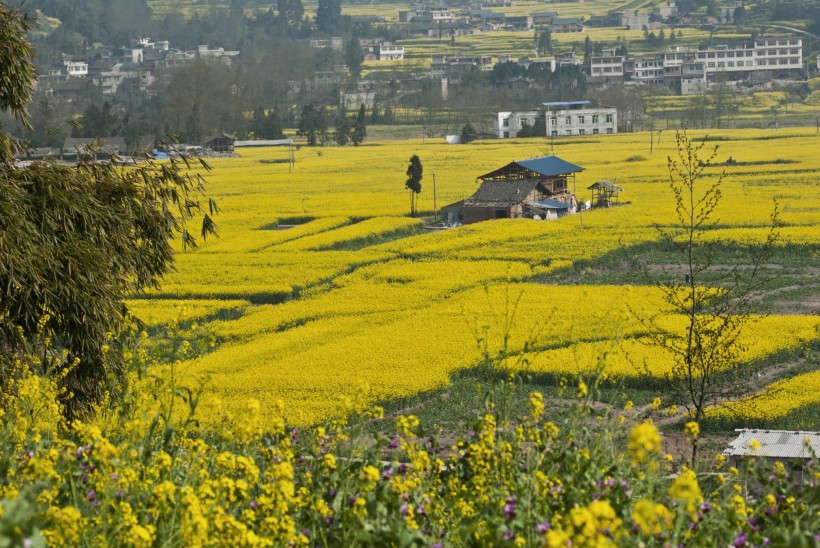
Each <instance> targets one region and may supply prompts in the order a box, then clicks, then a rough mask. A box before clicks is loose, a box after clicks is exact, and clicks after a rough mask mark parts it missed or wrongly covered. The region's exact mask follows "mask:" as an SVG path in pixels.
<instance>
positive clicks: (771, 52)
mask: <svg viewBox="0 0 820 548" xmlns="http://www.w3.org/2000/svg"><path fill="white" fill-rule="evenodd" d="M692 55H693V56H694V58H695V59H697V60H698V61H702V62H703V63H705V67H706V75H707V77H709V78H710V79H714V78H715V77H716V76H717V75H724V74H725V75H736V74H741V73H748V72H755V71H771V72H784V71H791V70H800V69H801V68H802V66H803V40H802V39H801V38H796V37H794V36H791V37H779V38H774V37H765V38H757V39H755V40H754V42H744V43H740V44H735V45H732V46H729V45H720V46H715V47H714V48H701V49H698V50H697V51H693V52H692Z"/></svg>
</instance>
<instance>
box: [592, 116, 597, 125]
mask: <svg viewBox="0 0 820 548" xmlns="http://www.w3.org/2000/svg"><path fill="white" fill-rule="evenodd" d="M592 123H593V124H597V123H598V115H597V114H593V115H592Z"/></svg>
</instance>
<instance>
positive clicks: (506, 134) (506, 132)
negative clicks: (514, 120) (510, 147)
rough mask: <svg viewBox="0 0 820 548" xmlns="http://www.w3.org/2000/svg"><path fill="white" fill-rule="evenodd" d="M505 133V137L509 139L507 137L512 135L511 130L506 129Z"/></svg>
mask: <svg viewBox="0 0 820 548" xmlns="http://www.w3.org/2000/svg"><path fill="white" fill-rule="evenodd" d="M503 135H504V138H505V139H507V138H508V137H509V136H510V132H509V131H505V132H504V133H503Z"/></svg>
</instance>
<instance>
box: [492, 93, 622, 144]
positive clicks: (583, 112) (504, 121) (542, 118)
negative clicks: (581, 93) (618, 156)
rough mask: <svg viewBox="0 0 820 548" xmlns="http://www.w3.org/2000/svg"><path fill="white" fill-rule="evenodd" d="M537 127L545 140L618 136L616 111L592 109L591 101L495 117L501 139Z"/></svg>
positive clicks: (499, 113) (553, 104)
mask: <svg viewBox="0 0 820 548" xmlns="http://www.w3.org/2000/svg"><path fill="white" fill-rule="evenodd" d="M536 125H539V126H540V127H542V128H544V136H563V135H597V134H599V133H617V132H618V109H616V108H612V107H603V106H601V107H595V106H593V105H592V103H591V102H590V101H560V102H552V103H543V105H542V108H541V109H537V110H529V111H516V112H510V111H507V112H498V113H496V115H495V120H494V121H493V130H494V133H495V134H496V135H497V136H498V137H499V138H501V139H505V138H514V137H517V136H518V133H519V132H520V131H521V130H522V129H524V128H525V127H529V128H533V127H535V126H536Z"/></svg>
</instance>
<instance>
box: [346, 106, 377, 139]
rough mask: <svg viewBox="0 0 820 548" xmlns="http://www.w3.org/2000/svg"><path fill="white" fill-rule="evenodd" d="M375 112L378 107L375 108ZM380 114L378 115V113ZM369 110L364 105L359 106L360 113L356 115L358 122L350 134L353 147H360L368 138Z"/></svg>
mask: <svg viewBox="0 0 820 548" xmlns="http://www.w3.org/2000/svg"><path fill="white" fill-rule="evenodd" d="M373 108H374V110H375V109H376V107H375V106H374V107H373ZM377 114H378V113H377ZM366 119H367V110H366V109H365V108H364V104H362V105H360V106H359V112H358V113H357V114H356V121H355V122H354V123H353V129H352V131H351V132H350V142H352V143H353V146H359V145H360V144H361V143H362V142H363V141H364V140H365V138H366V137H367V122H366Z"/></svg>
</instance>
